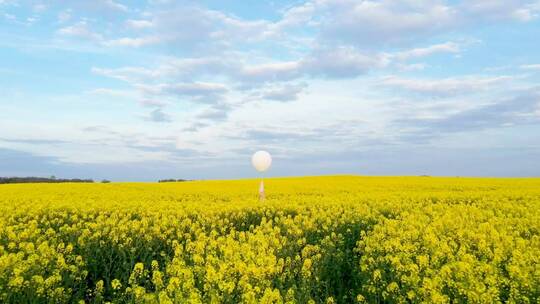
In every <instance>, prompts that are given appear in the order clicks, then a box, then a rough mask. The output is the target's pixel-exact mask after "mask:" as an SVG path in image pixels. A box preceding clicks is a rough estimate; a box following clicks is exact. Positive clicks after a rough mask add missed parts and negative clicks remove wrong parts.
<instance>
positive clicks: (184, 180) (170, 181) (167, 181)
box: [158, 178, 189, 183]
mask: <svg viewBox="0 0 540 304" xmlns="http://www.w3.org/2000/svg"><path fill="white" fill-rule="evenodd" d="M187 181H189V180H187V179H174V178H170V179H160V180H158V183H176V182H187Z"/></svg>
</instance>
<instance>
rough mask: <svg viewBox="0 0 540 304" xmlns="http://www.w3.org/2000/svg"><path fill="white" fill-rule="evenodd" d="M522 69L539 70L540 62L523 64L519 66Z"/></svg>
mask: <svg viewBox="0 0 540 304" xmlns="http://www.w3.org/2000/svg"><path fill="white" fill-rule="evenodd" d="M520 68H521V69H524V70H540V64H525V65H521V66H520Z"/></svg>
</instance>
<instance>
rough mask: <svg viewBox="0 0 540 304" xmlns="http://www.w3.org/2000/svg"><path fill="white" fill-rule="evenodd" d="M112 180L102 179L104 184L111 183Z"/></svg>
mask: <svg viewBox="0 0 540 304" xmlns="http://www.w3.org/2000/svg"><path fill="white" fill-rule="evenodd" d="M110 182H111V181H110V180H106V179H104V180H102V181H101V183H102V184H108V183H110Z"/></svg>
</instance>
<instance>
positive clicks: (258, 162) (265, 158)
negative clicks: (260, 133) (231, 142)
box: [251, 151, 272, 172]
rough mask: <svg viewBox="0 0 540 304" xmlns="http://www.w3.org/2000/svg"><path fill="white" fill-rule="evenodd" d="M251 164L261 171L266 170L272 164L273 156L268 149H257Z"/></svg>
mask: <svg viewBox="0 0 540 304" xmlns="http://www.w3.org/2000/svg"><path fill="white" fill-rule="evenodd" d="M251 164H253V167H255V169H256V170H257V171H259V172H264V171H266V170H268V168H270V165H272V156H270V153H268V152H266V151H257V152H255V154H253V156H252V157H251Z"/></svg>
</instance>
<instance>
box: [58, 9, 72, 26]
mask: <svg viewBox="0 0 540 304" xmlns="http://www.w3.org/2000/svg"><path fill="white" fill-rule="evenodd" d="M57 19H58V23H65V22H67V21H69V20H71V10H65V11H61V12H59V13H58V17H57Z"/></svg>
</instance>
